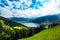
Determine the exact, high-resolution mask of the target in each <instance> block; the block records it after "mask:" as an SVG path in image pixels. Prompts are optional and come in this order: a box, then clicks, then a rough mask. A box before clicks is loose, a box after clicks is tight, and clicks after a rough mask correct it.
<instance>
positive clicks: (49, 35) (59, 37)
mask: <svg viewBox="0 0 60 40" xmlns="http://www.w3.org/2000/svg"><path fill="white" fill-rule="evenodd" d="M18 40H60V25H57V26H55V27H53V28H49V29H46V30H43V31H41V32H39V33H38V34H36V35H34V36H32V37H29V38H23V39H18Z"/></svg>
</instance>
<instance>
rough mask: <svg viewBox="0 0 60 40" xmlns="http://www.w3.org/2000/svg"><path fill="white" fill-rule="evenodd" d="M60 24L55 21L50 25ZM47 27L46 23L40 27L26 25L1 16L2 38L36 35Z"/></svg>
mask: <svg viewBox="0 0 60 40" xmlns="http://www.w3.org/2000/svg"><path fill="white" fill-rule="evenodd" d="M56 25H60V24H58V23H55V22H53V23H52V24H50V25H48V27H49V28H51V27H54V26H56ZM44 29H46V28H45V26H44V24H41V25H40V27H26V26H24V25H22V24H19V23H16V22H13V21H10V20H8V19H6V18H3V17H0V40H17V39H21V38H26V37H30V36H33V35H35V34H36V33H38V32H40V31H42V30H44Z"/></svg>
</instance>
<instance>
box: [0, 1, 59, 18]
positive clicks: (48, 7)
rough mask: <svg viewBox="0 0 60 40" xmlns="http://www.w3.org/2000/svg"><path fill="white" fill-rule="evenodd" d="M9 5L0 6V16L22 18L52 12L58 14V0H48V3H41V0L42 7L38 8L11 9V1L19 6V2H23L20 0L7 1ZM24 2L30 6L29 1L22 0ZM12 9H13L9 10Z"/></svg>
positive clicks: (51, 13) (50, 13)
mask: <svg viewBox="0 0 60 40" xmlns="http://www.w3.org/2000/svg"><path fill="white" fill-rule="evenodd" d="M7 2H8V4H9V6H5V8H2V7H0V10H1V11H0V12H1V16H4V17H24V18H31V17H41V16H46V15H53V14H60V0H56V1H55V0H50V2H48V3H43V0H41V3H42V4H43V7H40V6H38V7H39V9H37V10H36V9H32V8H28V9H26V10H16V9H13V5H12V3H15V5H16V7H17V8H18V7H19V6H21V3H22V2H23V1H22V0H21V3H19V2H12V3H11V2H10V1H8V0H7ZM24 2H26V3H25V4H27V5H28V6H30V4H31V1H29V3H28V1H26V0H24ZM10 9H13V10H10Z"/></svg>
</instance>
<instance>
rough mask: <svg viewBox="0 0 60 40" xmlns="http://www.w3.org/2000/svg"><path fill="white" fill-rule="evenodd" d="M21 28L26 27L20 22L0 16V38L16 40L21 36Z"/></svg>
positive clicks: (1, 39)
mask: <svg viewBox="0 0 60 40" xmlns="http://www.w3.org/2000/svg"><path fill="white" fill-rule="evenodd" d="M23 30H28V29H27V28H26V27H25V26H24V25H22V24H19V23H16V22H13V21H10V20H8V19H6V18H4V17H0V40H17V39H18V38H20V37H22V36H20V35H22V32H23ZM17 34H18V35H17Z"/></svg>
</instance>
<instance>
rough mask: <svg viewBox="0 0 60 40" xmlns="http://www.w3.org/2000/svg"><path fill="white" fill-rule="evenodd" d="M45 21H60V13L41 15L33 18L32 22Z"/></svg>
mask: <svg viewBox="0 0 60 40" xmlns="http://www.w3.org/2000/svg"><path fill="white" fill-rule="evenodd" d="M45 21H50V22H55V21H60V14H58V15H48V16H43V17H39V18H36V19H35V20H32V21H31V22H34V23H42V22H45Z"/></svg>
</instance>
